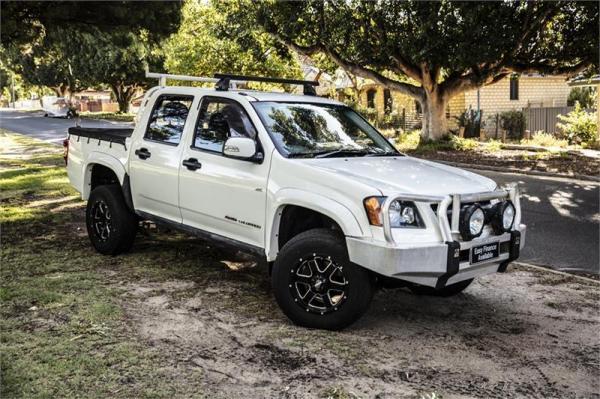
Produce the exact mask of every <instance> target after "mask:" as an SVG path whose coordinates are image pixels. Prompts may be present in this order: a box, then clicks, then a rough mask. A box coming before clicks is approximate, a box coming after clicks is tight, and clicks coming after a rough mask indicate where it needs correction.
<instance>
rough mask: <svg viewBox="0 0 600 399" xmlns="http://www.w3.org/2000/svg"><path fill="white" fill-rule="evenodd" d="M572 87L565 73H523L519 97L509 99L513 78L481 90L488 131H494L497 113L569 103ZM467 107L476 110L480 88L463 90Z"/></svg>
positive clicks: (481, 105) (481, 101) (484, 117)
mask: <svg viewBox="0 0 600 399" xmlns="http://www.w3.org/2000/svg"><path fill="white" fill-rule="evenodd" d="M570 91H571V87H570V86H569V85H568V84H567V80H566V79H565V77H564V76H543V77H542V76H521V77H520V78H519V98H518V100H511V99H510V78H504V79H502V80H501V81H499V82H498V83H495V84H493V85H490V86H484V87H482V88H481V89H480V107H481V110H482V111H483V119H484V121H486V122H487V123H486V126H485V130H486V132H487V133H488V134H489V133H491V132H493V131H495V128H496V126H495V123H493V122H492V120H491V119H490V118H493V115H495V114H496V113H501V112H504V111H510V110H522V109H523V108H527V107H528V106H529V107H532V108H540V107H561V106H566V105H567V98H568V97H569V92H570ZM464 97H465V109H467V108H469V106H470V107H471V108H473V109H477V90H471V91H468V92H466V93H464Z"/></svg>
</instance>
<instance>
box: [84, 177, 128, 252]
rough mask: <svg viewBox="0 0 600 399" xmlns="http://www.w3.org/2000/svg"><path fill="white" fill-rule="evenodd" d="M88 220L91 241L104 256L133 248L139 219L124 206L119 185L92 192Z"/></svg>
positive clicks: (87, 214)
mask: <svg viewBox="0 0 600 399" xmlns="http://www.w3.org/2000/svg"><path fill="white" fill-rule="evenodd" d="M85 219H86V226H87V232H88V236H89V238H90V241H91V242H92V245H93V246H94V248H96V251H98V252H100V253H101V254H104V255H117V254H119V253H122V252H127V251H128V250H129V249H130V248H131V246H132V245H133V240H134V239H135V234H136V231H137V224H138V223H137V219H136V216H135V215H134V214H133V213H132V212H131V211H130V210H129V209H128V208H127V206H126V205H125V200H124V199H123V193H122V192H121V188H120V187H119V186H118V185H117V184H110V185H106V186H99V187H97V188H95V189H94V190H93V191H92V193H91V194H90V198H89V200H88V203H87V209H86V213H85Z"/></svg>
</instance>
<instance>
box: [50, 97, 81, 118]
mask: <svg viewBox="0 0 600 399" xmlns="http://www.w3.org/2000/svg"><path fill="white" fill-rule="evenodd" d="M43 111H44V116H45V117H53V118H67V119H72V118H75V117H76V116H77V110H76V109H75V107H74V106H73V104H71V102H70V101H69V100H68V99H66V98H64V97H58V98H57V99H56V100H54V101H52V102H51V103H50V104H48V105H44V108H43Z"/></svg>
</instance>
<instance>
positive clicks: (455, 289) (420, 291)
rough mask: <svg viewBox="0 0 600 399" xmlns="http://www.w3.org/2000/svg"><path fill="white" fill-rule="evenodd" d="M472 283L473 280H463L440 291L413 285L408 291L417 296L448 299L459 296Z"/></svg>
mask: <svg viewBox="0 0 600 399" xmlns="http://www.w3.org/2000/svg"><path fill="white" fill-rule="evenodd" d="M472 282H473V279H469V280H463V281H459V282H458V283H454V284H451V285H448V286H446V287H444V288H440V289H435V288H432V287H425V286H424V285H417V284H414V285H411V286H410V290H411V291H412V292H414V293H415V294H417V295H430V296H440V297H449V296H454V295H456V294H460V293H461V292H462V291H463V290H464V289H465V288H467V287H468V286H469V285H471V283H472Z"/></svg>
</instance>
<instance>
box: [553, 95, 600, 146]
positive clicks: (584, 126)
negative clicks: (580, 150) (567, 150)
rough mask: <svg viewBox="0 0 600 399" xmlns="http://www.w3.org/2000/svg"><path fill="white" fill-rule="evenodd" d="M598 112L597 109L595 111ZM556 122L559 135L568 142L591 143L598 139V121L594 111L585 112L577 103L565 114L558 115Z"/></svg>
mask: <svg viewBox="0 0 600 399" xmlns="http://www.w3.org/2000/svg"><path fill="white" fill-rule="evenodd" d="M596 112H598V111H596ZM558 119H559V120H560V122H559V123H557V124H556V126H557V127H558V129H559V130H560V132H561V137H563V138H564V139H566V140H567V141H568V142H569V144H582V143H592V142H594V141H596V140H597V139H598V121H597V119H596V113H592V112H586V111H585V110H584V109H583V108H582V107H581V105H579V103H577V104H575V109H574V110H573V111H571V112H569V113H568V114H567V115H559V116H558Z"/></svg>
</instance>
